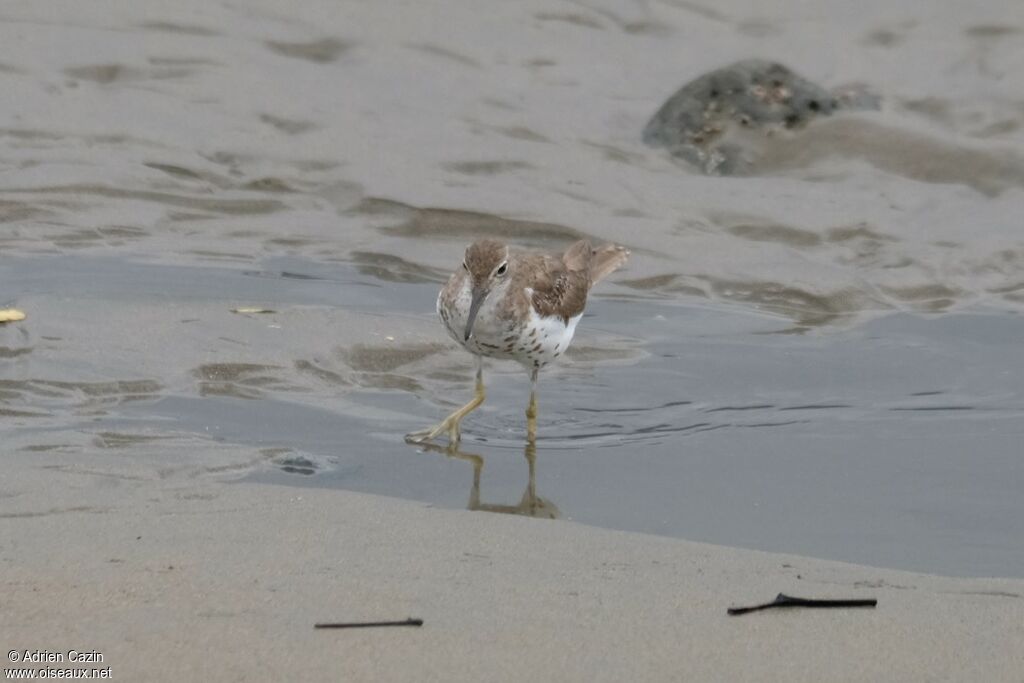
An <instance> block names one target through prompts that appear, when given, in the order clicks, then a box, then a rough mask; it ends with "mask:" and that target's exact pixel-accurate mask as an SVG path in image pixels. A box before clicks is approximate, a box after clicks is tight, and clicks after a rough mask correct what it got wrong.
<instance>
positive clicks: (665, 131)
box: [643, 59, 878, 175]
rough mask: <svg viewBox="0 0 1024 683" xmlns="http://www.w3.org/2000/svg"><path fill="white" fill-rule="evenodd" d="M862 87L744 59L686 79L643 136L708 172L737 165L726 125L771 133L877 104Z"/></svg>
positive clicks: (739, 159)
mask: <svg viewBox="0 0 1024 683" xmlns="http://www.w3.org/2000/svg"><path fill="white" fill-rule="evenodd" d="M877 106H878V100H877V98H876V97H874V96H872V95H870V94H869V93H868V92H867V91H866V90H864V89H863V88H852V89H847V90H844V91H835V92H833V91H830V90H826V89H825V88H823V87H821V86H819V85H817V84H815V83H812V82H810V81H808V80H807V79H805V78H802V77H801V76H799V75H797V74H795V73H794V72H793V71H791V70H790V69H788V68H786V67H785V66H783V65H782V64H778V63H776V62H768V61H764V60H760V59H747V60H743V61H740V62H736V63H735V64H732V65H730V66H727V67H724V68H722V69H717V70H715V71H712V72H710V73H708V74H705V75H703V76H700V77H699V78H697V79H695V80H693V81H690V82H689V83H687V84H686V85H684V86H683V87H682V88H680V89H679V90H678V91H677V92H676V93H675V94H674V95H673V96H672V97H670V98H669V99H668V101H667V102H665V104H664V105H662V107H661V109H659V110H658V112H657V113H656V114H655V115H654V116H653V117H652V118H651V120H650V121H648V123H647V125H646V126H645V127H644V132H643V140H644V142H646V143H647V144H649V145H652V146H655V147H666V148H668V150H669V151H670V152H671V153H672V154H673V155H674V156H676V157H679V158H682V159H685V160H686V161H689V162H690V163H693V164H695V165H697V166H698V167H699V168H700V169H701V170H703V171H704V172H705V173H708V174H715V175H730V174H733V173H737V172H741V171H742V170H743V153H744V150H743V146H742V144H737V143H735V142H733V141H732V140H726V139H725V136H726V134H728V133H729V132H730V130H731V129H736V128H739V129H749V130H757V131H761V132H763V133H765V134H769V135H771V134H773V133H774V132H775V131H777V130H782V129H795V128H800V127H802V126H804V125H806V124H807V123H808V122H809V121H811V120H813V119H814V118H817V117H819V116H829V115H831V114H832V113H833V112H835V111H836V110H837V109H840V108H844V109H864V108H877Z"/></svg>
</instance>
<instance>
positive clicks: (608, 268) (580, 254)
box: [562, 240, 629, 285]
mask: <svg viewBox="0 0 1024 683" xmlns="http://www.w3.org/2000/svg"><path fill="white" fill-rule="evenodd" d="M627 258H629V249H626V248H625V247H620V246H619V245H617V244H602V245H601V246H600V247H597V248H596V249H595V248H593V247H591V246H590V242H588V241H587V240H580V241H579V242H576V243H575V244H573V245H572V246H571V247H569V248H568V249H567V250H566V252H565V255H563V256H562V260H563V261H564V262H565V265H566V266H567V267H568V268H569V270H586V271H589V274H590V283H591V285H594V284H597V283H598V282H599V281H600V280H603V279H604V278H606V277H608V276H609V275H611V274H612V273H613V272H615V271H616V270H618V269H619V268H621V267H622V264H624V263H625V262H626V259H627Z"/></svg>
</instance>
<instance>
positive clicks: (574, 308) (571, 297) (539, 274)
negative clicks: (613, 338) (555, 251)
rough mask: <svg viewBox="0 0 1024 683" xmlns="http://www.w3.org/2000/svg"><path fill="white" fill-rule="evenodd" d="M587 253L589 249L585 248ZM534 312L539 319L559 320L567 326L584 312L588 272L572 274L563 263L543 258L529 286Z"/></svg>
mask: <svg viewBox="0 0 1024 683" xmlns="http://www.w3.org/2000/svg"><path fill="white" fill-rule="evenodd" d="M588 249H589V247H588ZM531 287H532V289H533V296H532V298H531V303H532V304H533V308H534V310H536V311H537V313H538V314H540V315H542V316H558V317H559V318H561V319H562V320H564V321H565V322H566V324H568V322H569V318H574V317H576V316H577V315H579V314H580V313H582V312H583V308H584V306H586V305H587V292H588V291H589V290H590V275H589V272H588V270H587V269H585V268H584V269H580V270H574V269H570V268H569V267H567V266H566V264H565V262H564V261H563V260H562V259H558V258H554V257H550V256H546V257H544V268H543V269H539V270H538V271H535V273H534V278H533V282H532V284H531Z"/></svg>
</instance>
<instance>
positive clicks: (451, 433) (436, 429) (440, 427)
mask: <svg viewBox="0 0 1024 683" xmlns="http://www.w3.org/2000/svg"><path fill="white" fill-rule="evenodd" d="M459 422H460V420H453V419H452V418H451V417H446V418H445V419H444V420H441V422H439V423H438V424H436V425H434V426H433V427H430V428H428V429H421V430H420V431H418V432H411V433H409V434H406V435H405V442H406V443H415V444H421V443H427V442H428V441H433V440H434V439H436V438H437V437H439V436H440V435H441V434H444V433H445V432H447V433H448V441H449V443H451V444H452V445H453V446H457V445H458V443H459V441H460V440H461V439H462V430H460V429H459Z"/></svg>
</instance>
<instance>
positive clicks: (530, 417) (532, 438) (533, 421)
mask: <svg viewBox="0 0 1024 683" xmlns="http://www.w3.org/2000/svg"><path fill="white" fill-rule="evenodd" d="M526 441H527V443H531V444H532V443H534V442H536V441H537V368H534V369H533V374H531V375H530V404H529V405H528V406H526Z"/></svg>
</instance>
